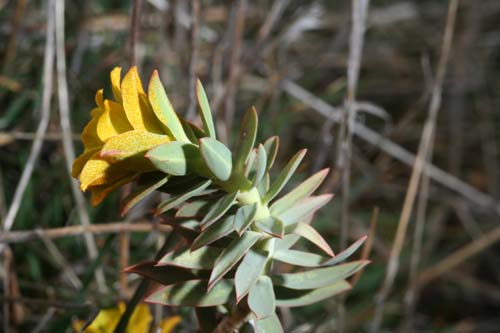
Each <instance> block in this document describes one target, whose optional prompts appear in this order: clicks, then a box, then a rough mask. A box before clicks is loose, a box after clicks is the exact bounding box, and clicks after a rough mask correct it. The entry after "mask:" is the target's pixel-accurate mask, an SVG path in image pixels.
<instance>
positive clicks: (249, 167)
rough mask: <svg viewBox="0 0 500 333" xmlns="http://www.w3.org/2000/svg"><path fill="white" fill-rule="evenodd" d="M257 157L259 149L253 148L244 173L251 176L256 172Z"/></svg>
mask: <svg viewBox="0 0 500 333" xmlns="http://www.w3.org/2000/svg"><path fill="white" fill-rule="evenodd" d="M256 158H257V150H256V149H252V151H251V152H250V155H249V156H248V159H247V163H246V164H245V170H244V173H243V174H244V175H245V177H247V178H249V176H250V174H251V173H252V172H255V159H256Z"/></svg>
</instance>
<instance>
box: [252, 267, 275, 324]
mask: <svg viewBox="0 0 500 333" xmlns="http://www.w3.org/2000/svg"><path fill="white" fill-rule="evenodd" d="M248 307H249V308H250V310H252V313H253V314H254V315H255V317H257V319H262V318H266V317H269V316H270V315H272V314H274V311H275V309H276V299H275V296H274V289H273V283H272V281H271V279H270V278H269V276H266V275H264V276H261V277H260V278H259V279H258V280H257V282H256V283H255V285H254V286H253V287H252V289H250V292H249V293H248Z"/></svg>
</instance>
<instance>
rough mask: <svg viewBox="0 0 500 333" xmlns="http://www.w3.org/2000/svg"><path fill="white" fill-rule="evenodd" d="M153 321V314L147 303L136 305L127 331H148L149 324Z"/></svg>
mask: <svg viewBox="0 0 500 333" xmlns="http://www.w3.org/2000/svg"><path fill="white" fill-rule="evenodd" d="M151 321H153V316H152V315H151V311H150V310H149V306H148V305H147V304H144V303H141V304H139V305H138V306H136V307H135V309H134V312H133V313H132V316H131V317H130V321H129V324H128V326H127V330H126V331H125V332H126V333H141V332H144V333H146V332H148V331H149V326H150V325H151Z"/></svg>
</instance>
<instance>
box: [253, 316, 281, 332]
mask: <svg viewBox="0 0 500 333" xmlns="http://www.w3.org/2000/svg"><path fill="white" fill-rule="evenodd" d="M270 332H271V333H283V332H284V330H283V327H282V326H281V323H280V320H279V318H278V316H277V315H276V313H273V314H272V315H270V316H269V317H267V318H264V319H261V320H256V321H255V333H270Z"/></svg>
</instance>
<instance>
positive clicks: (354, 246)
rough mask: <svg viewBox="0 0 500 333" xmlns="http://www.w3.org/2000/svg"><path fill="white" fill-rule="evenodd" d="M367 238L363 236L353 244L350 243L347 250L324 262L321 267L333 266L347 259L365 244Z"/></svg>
mask: <svg viewBox="0 0 500 333" xmlns="http://www.w3.org/2000/svg"><path fill="white" fill-rule="evenodd" d="M366 238H367V236H363V237H361V238H360V239H358V240H357V241H355V242H354V243H352V244H351V245H350V246H349V247H348V248H347V249H345V250H344V251H342V252H340V253H339V254H337V255H336V256H335V257H333V258H331V259H330V260H328V261H326V262H325V263H324V264H323V266H331V265H335V264H337V263H339V262H342V261H344V260H346V259H347V258H349V257H350V256H351V255H352V254H353V253H354V252H356V250H357V249H358V248H359V247H360V246H361V245H362V244H363V243H364V242H365V240H366Z"/></svg>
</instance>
